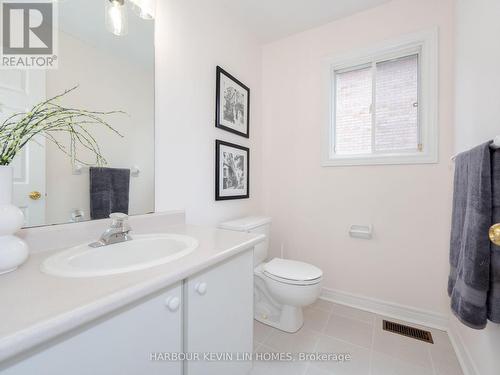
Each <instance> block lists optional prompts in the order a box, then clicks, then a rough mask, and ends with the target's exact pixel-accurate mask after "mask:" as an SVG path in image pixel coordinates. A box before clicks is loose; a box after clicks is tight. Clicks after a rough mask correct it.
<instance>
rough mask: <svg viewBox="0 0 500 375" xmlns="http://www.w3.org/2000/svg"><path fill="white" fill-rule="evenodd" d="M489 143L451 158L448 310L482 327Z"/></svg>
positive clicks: (486, 279) (486, 264)
mask: <svg viewBox="0 0 500 375" xmlns="http://www.w3.org/2000/svg"><path fill="white" fill-rule="evenodd" d="M489 144H490V142H488V143H485V144H482V145H480V146H478V147H475V148H473V149H472V150H470V151H467V152H464V153H461V154H460V155H458V156H457V158H456V160H455V182H454V193H453V214H452V230H451V243H450V264H451V270H450V277H449V280H448V294H449V295H450V296H451V309H452V311H453V312H454V314H455V315H456V316H457V317H458V319H459V320H460V321H461V322H462V323H464V324H465V325H467V326H469V327H471V328H475V329H482V328H484V327H485V326H486V322H487V296H488V290H489V288H490V253H491V246H490V240H489V238H488V230H489V228H490V225H491V215H492V194H491V160H490V158H491V151H490V147H489Z"/></svg>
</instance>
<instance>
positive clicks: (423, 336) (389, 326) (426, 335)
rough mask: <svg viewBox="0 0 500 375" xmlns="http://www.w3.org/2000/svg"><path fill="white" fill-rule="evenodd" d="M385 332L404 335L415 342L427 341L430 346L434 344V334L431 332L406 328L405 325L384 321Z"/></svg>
mask: <svg viewBox="0 0 500 375" xmlns="http://www.w3.org/2000/svg"><path fill="white" fill-rule="evenodd" d="M384 331H388V332H392V333H397V334H398V335H403V336H406V337H410V338H412V339H415V340H420V341H425V342H428V343H429V344H434V341H433V340H432V334H431V333H430V332H429V331H424V330H421V329H418V328H413V327H408V326H405V325H404V324H399V323H394V322H389V321H387V320H384Z"/></svg>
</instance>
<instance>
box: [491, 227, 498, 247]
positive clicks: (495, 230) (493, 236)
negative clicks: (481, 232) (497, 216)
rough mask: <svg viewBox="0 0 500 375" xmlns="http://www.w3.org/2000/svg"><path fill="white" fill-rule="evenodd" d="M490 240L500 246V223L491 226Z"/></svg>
mask: <svg viewBox="0 0 500 375" xmlns="http://www.w3.org/2000/svg"><path fill="white" fill-rule="evenodd" d="M489 235H490V240H491V242H493V243H494V244H495V245H497V246H500V223H498V224H495V225H493V226H492V227H491V228H490V233H489Z"/></svg>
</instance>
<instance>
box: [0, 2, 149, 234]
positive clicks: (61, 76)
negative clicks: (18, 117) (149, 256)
mask: <svg viewBox="0 0 500 375" xmlns="http://www.w3.org/2000/svg"><path fill="white" fill-rule="evenodd" d="M136 4H143V7H139V6H137V5H136ZM148 4H150V2H149V1H139V0H134V2H132V1H131V0H130V1H129V0H112V1H109V0H105V1H103V0H72V1H63V2H58V13H59V17H58V18H59V20H58V68H57V69H53V70H46V71H36V70H26V71H21V70H12V71H2V72H1V73H0V99H1V103H2V112H1V113H0V116H1V118H0V121H3V120H4V119H5V118H6V117H8V115H10V114H12V113H16V112H27V111H28V110H30V108H32V107H33V105H35V104H37V103H40V102H41V101H43V100H47V99H49V98H52V97H55V96H57V95H60V94H61V93H64V92H65V91H67V90H69V89H71V88H73V87H76V88H75V89H74V90H72V91H71V92H69V93H67V94H65V95H64V96H62V97H61V98H60V99H58V100H57V103H59V104H60V105H61V106H63V107H65V108H73V109H84V110H89V111H94V112H98V113H101V112H102V113H105V114H101V115H100V118H102V119H103V120H104V121H105V122H106V123H107V124H109V127H108V126H103V125H102V124H89V125H88V127H87V128H86V129H87V130H88V132H89V136H90V137H92V138H93V139H95V143H96V145H97V147H98V156H100V157H102V160H99V158H97V160H96V150H89V149H87V148H86V147H84V146H82V144H79V142H71V138H70V137H69V136H68V134H67V133H65V132H60V134H58V133H56V132H54V133H53V134H52V136H53V139H52V138H51V137H42V136H38V137H37V138H36V139H35V140H34V141H31V142H29V143H28V145H27V146H26V147H24V148H23V149H22V150H21V151H20V152H18V154H17V155H16V157H15V159H14V160H13V162H12V163H11V165H12V166H13V170H14V192H13V203H14V204H15V205H16V206H18V207H20V208H21V209H22V210H23V212H24V214H25V220H26V226H37V225H46V224H57V223H67V222H77V221H84V220H90V219H98V218H103V217H107V216H108V215H109V213H111V212H117V211H119V212H125V213H128V214H129V215H136V214H143V213H149V212H152V211H154V20H153V19H152V18H153V17H154V14H153V12H152V11H150V10H148V7H147V5H148ZM89 20H92V21H91V22H90V21H89ZM120 111H122V112H120ZM108 112H113V113H110V114H107V113H108ZM114 130H116V132H115V131H114ZM118 133H119V134H118ZM61 149H63V151H65V152H63V151H61ZM68 154H69V155H68ZM95 167H106V168H95Z"/></svg>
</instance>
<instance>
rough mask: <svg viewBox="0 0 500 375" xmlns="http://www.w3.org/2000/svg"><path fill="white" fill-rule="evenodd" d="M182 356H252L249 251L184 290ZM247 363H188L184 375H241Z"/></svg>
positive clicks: (200, 276)
mask: <svg viewBox="0 0 500 375" xmlns="http://www.w3.org/2000/svg"><path fill="white" fill-rule="evenodd" d="M184 288H185V289H184V295H185V299H186V303H185V306H184V322H185V336H184V339H185V341H184V351H185V352H188V353H226V352H227V353H252V346H253V344H252V342H253V251H251V250H250V251H246V252H245V253H243V254H240V255H237V256H235V257H233V258H231V259H229V260H227V261H225V262H223V263H220V264H217V265H215V266H214V267H212V268H210V269H208V270H207V271H203V272H201V273H199V274H197V275H195V276H194V277H191V278H189V279H188V280H187V282H186V283H185V284H184ZM250 369H251V362H250V361H246V362H244V361H187V362H185V374H184V375H244V374H247V373H248V372H249V371H250Z"/></svg>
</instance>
